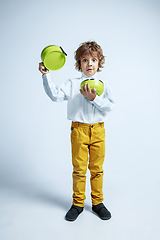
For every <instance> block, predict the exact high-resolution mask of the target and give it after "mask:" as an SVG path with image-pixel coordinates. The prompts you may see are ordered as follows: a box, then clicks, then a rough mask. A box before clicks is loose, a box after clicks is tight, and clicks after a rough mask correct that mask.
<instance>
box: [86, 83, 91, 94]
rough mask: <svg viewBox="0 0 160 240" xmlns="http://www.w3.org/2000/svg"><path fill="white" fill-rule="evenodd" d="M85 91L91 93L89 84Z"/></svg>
mask: <svg viewBox="0 0 160 240" xmlns="http://www.w3.org/2000/svg"><path fill="white" fill-rule="evenodd" d="M87 90H88V92H89V93H91V89H90V86H89V83H87Z"/></svg>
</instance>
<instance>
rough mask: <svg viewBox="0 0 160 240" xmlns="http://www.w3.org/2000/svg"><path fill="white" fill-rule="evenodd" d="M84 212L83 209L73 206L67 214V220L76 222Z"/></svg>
mask: <svg viewBox="0 0 160 240" xmlns="http://www.w3.org/2000/svg"><path fill="white" fill-rule="evenodd" d="M82 211H83V207H79V206H75V205H72V207H71V208H70V209H69V211H68V212H67V214H66V216H65V219H66V220H68V221H74V220H76V218H77V217H78V215H79V214H80V213H81V212H82Z"/></svg>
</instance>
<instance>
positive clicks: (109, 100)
mask: <svg viewBox="0 0 160 240" xmlns="http://www.w3.org/2000/svg"><path fill="white" fill-rule="evenodd" d="M91 103H92V104H93V105H94V106H95V107H97V108H98V109H99V110H100V111H102V112H110V111H111V110H112V109H113V108H114V107H115V100H114V96H113V93H112V89H111V87H110V86H109V84H108V83H107V82H106V83H105V89H104V94H103V97H99V96H97V95H96V98H95V99H94V100H93V101H91Z"/></svg>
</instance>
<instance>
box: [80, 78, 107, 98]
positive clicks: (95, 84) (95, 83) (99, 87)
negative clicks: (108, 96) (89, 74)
mask: <svg viewBox="0 0 160 240" xmlns="http://www.w3.org/2000/svg"><path fill="white" fill-rule="evenodd" d="M85 83H89V87H90V89H91V91H93V88H95V89H96V94H97V95H98V96H101V95H102V93H103V91H104V83H103V82H102V81H101V80H98V79H87V80H84V81H83V82H81V86H83V89H84V90H85V88H84V85H85Z"/></svg>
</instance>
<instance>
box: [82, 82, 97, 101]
mask: <svg viewBox="0 0 160 240" xmlns="http://www.w3.org/2000/svg"><path fill="white" fill-rule="evenodd" d="M84 89H85V90H84ZM84 89H83V86H81V89H80V93H81V94H82V95H83V96H84V97H86V98H88V99H89V100H90V101H93V100H94V99H95V97H96V89H95V88H93V91H91V89H90V86H89V83H87V84H86V83H85V84H84Z"/></svg>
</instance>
